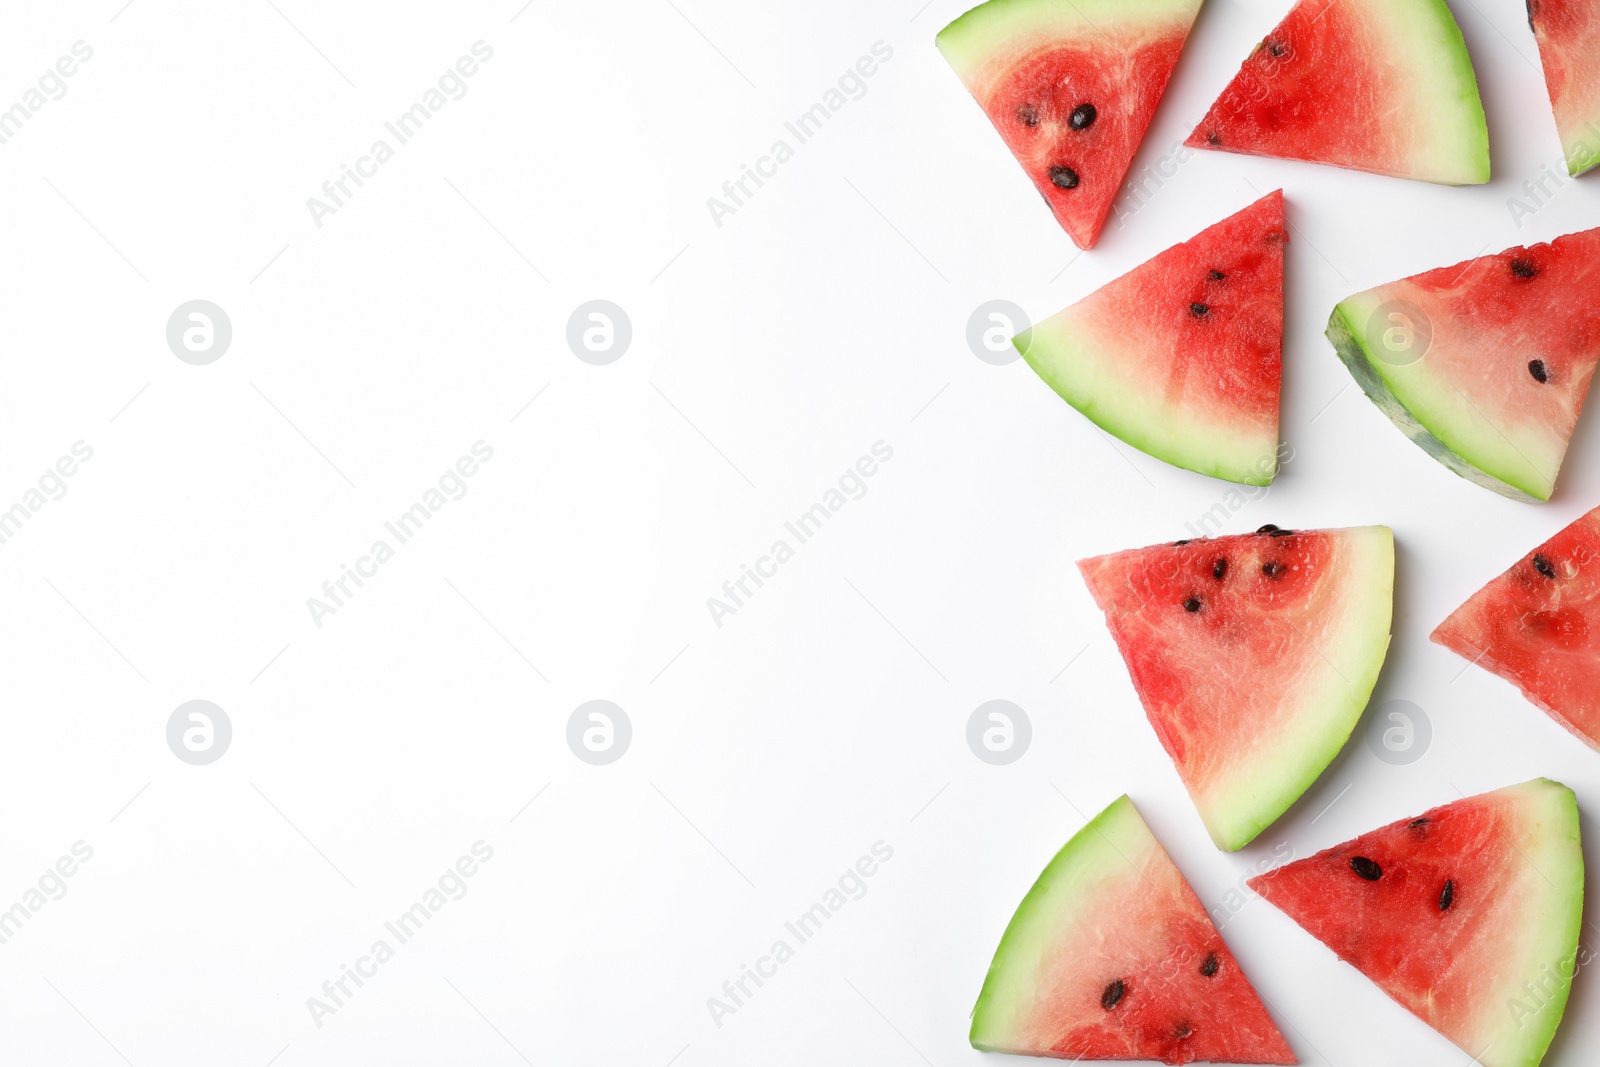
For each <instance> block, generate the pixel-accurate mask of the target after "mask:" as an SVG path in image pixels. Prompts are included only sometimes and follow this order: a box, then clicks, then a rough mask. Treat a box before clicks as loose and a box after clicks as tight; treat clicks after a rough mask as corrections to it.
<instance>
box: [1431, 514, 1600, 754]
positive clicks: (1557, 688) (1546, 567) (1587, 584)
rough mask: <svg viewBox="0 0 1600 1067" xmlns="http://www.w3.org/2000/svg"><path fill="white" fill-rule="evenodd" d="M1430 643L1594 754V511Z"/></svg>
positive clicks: (1598, 697)
mask: <svg viewBox="0 0 1600 1067" xmlns="http://www.w3.org/2000/svg"><path fill="white" fill-rule="evenodd" d="M1433 640H1434V641H1436V642H1438V643H1439V644H1441V645H1443V646H1445V647H1446V648H1448V649H1450V650H1451V651H1453V652H1457V653H1459V654H1460V655H1462V656H1465V657H1466V658H1467V659H1469V660H1471V661H1472V662H1474V663H1478V664H1482V665H1483V666H1484V667H1486V668H1488V669H1489V670H1491V671H1493V672H1494V673H1496V674H1498V675H1500V677H1502V678H1505V679H1506V680H1508V681H1510V682H1511V683H1512V684H1514V685H1515V686H1516V687H1517V688H1519V689H1521V690H1522V691H1523V693H1525V694H1526V695H1527V697H1528V699H1529V700H1531V701H1533V702H1534V703H1535V704H1537V705H1539V707H1541V708H1543V709H1544V710H1545V712H1546V713H1548V714H1549V715H1550V717H1551V718H1553V719H1555V720H1556V721H1557V722H1559V723H1560V724H1561V725H1562V726H1565V727H1566V728H1567V729H1569V730H1571V731H1572V732H1573V733H1575V734H1577V735H1578V736H1579V737H1581V738H1583V739H1584V740H1585V741H1587V742H1589V744H1591V745H1593V746H1594V747H1596V748H1600V508H1596V509H1595V510H1594V511H1591V512H1589V514H1587V515H1585V516H1584V517H1583V518H1581V519H1579V520H1578V521H1577V522H1575V523H1573V524H1572V525H1571V526H1568V527H1567V528H1566V529H1565V530H1563V531H1561V532H1560V533H1559V534H1557V535H1556V536H1555V537H1554V538H1552V539H1551V540H1549V541H1547V542H1545V544H1543V545H1542V546H1540V547H1539V548H1538V549H1537V550H1535V551H1534V552H1533V553H1532V554H1530V555H1529V556H1527V557H1526V558H1524V559H1523V560H1522V561H1521V562H1520V563H1518V564H1517V565H1516V566H1515V567H1512V568H1511V569H1510V570H1508V571H1506V572H1505V573H1504V574H1502V575H1501V576H1500V577H1498V578H1496V579H1495V580H1494V581H1492V582H1490V583H1489V584H1488V585H1486V586H1485V587H1484V588H1483V589H1482V590H1480V591H1479V592H1478V593H1477V594H1476V595H1475V596H1473V598H1472V599H1471V600H1469V601H1467V602H1466V603H1465V604H1463V605H1462V606H1461V607H1460V608H1458V609H1456V612H1455V614H1453V615H1451V616H1450V617H1449V618H1448V619H1446V620H1445V621H1444V623H1443V624H1441V625H1440V627H1439V628H1438V629H1437V630H1435V631H1434V632H1433Z"/></svg>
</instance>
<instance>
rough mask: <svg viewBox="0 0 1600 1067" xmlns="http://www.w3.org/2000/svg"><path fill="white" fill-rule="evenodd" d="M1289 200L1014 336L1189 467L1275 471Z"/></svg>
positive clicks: (1236, 474) (1264, 474)
mask: <svg viewBox="0 0 1600 1067" xmlns="http://www.w3.org/2000/svg"><path fill="white" fill-rule="evenodd" d="M1287 241H1288V231H1287V229H1286V228H1285V222H1284V214H1283V192H1282V191H1281V190H1279V191H1277V192H1273V193H1270V194H1268V195H1267V196H1264V197H1262V198H1261V199H1260V200H1258V201H1256V202H1255V203H1254V204H1252V205H1250V206H1249V207H1247V208H1245V209H1244V210H1243V211H1240V212H1238V213H1237V214H1235V215H1232V216H1230V217H1228V218H1226V219H1223V220H1222V221H1221V222H1219V223H1217V224H1216V225H1214V226H1212V227H1210V228H1209V229H1207V230H1205V231H1204V232H1202V233H1200V234H1199V235H1197V236H1195V237H1194V238H1193V239H1191V240H1189V241H1185V242H1184V243H1183V244H1181V245H1177V246H1175V247H1173V248H1169V249H1167V250H1166V251H1165V252H1162V253H1161V254H1160V255H1158V256H1156V257H1155V258H1154V259H1152V260H1150V261H1149V262H1147V263H1144V264H1142V265H1141V266H1139V267H1136V268H1135V269H1134V270H1132V271H1131V272H1129V273H1128V274H1126V275H1124V276H1122V277H1121V278H1118V279H1116V280H1115V281H1113V282H1110V283H1109V284H1107V285H1106V286H1104V287H1103V288H1101V289H1099V290H1098V291H1096V292H1094V293H1092V294H1090V295H1089V296H1087V297H1085V298H1084V299H1082V300H1080V301H1079V302H1078V303H1076V304H1073V305H1072V306H1071V307H1069V308H1066V309H1065V310H1063V311H1060V312H1058V313H1056V314H1055V315H1052V316H1050V317H1049V318H1048V319H1046V320H1045V321H1043V322H1041V323H1039V324H1038V325H1037V326H1034V327H1033V328H1032V329H1030V330H1028V331H1026V332H1025V333H1024V334H1022V335H1021V336H1019V337H1017V338H1015V339H1014V340H1013V342H1012V343H1013V344H1015V345H1016V347H1017V348H1018V350H1019V351H1021V353H1022V355H1023V358H1025V359H1026V360H1027V361H1028V365H1029V366H1031V367H1032V368H1033V369H1034V370H1035V371H1036V372H1037V373H1038V375H1039V376H1040V377H1041V378H1043V379H1044V380H1045V381H1046V382H1047V383H1048V384H1049V385H1050V387H1051V388H1052V389H1054V390H1055V391H1056V393H1057V394H1059V395H1060V396H1061V398H1062V399H1064V400H1066V401H1067V403H1069V404H1071V405H1072V406H1073V407H1075V408H1077V409H1078V410H1079V411H1081V412H1082V413H1083V414H1084V415H1086V416H1088V417H1089V418H1090V419H1091V420H1093V421H1094V423H1095V424H1096V425H1098V426H1100V427H1101V428H1102V429H1104V430H1106V431H1107V432H1109V433H1112V434H1115V435H1116V436H1117V437H1118V438H1120V439H1121V440H1123V441H1126V442H1127V443H1128V444H1130V445H1132V446H1133V447H1135V448H1137V449H1140V450H1141V451H1143V452H1146V453H1148V454H1150V455H1152V456H1155V457H1156V458H1157V459H1161V460H1165V461H1166V462H1168V463H1171V464H1173V465H1174V466H1177V467H1182V468H1183V469H1185V470H1192V471H1198V472H1199V473H1201V474H1208V475H1211V476H1212V477H1216V478H1225V479H1227V480H1228V481H1233V482H1241V483H1243V484H1246V485H1267V484H1269V483H1270V482H1271V481H1272V480H1273V478H1274V476H1276V474H1277V472H1278V399H1279V389H1280V384H1281V377H1282V372H1283V366H1282V364H1283V257H1284V245H1285V244H1286V243H1287Z"/></svg>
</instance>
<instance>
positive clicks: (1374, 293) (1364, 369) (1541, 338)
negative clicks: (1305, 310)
mask: <svg viewBox="0 0 1600 1067" xmlns="http://www.w3.org/2000/svg"><path fill="white" fill-rule="evenodd" d="M1597 292H1600V229H1594V230H1584V231H1582V232H1580V233H1572V234H1567V235H1566V236H1563V237H1558V238H1556V239H1555V240H1554V241H1552V242H1550V243H1549V244H1541V245H1533V246H1530V247H1526V248H1523V247H1519V248H1511V249H1507V250H1506V251H1504V252H1499V253H1496V254H1494V255H1489V256H1481V257H1479V258H1477V259H1474V260H1469V261H1467V262H1466V263H1458V264H1456V265H1455V266H1453V267H1440V268H1438V269H1436V270H1431V271H1427V272H1425V273H1423V274H1418V275H1415V276H1413V277H1410V278H1405V279H1402V280H1401V281H1398V282H1391V283H1390V284H1388V285H1380V286H1378V287H1377V288H1375V289H1369V290H1367V291H1366V292H1364V293H1357V294H1356V295H1355V296H1352V297H1349V298H1347V299H1345V300H1343V301H1341V302H1340V303H1339V305H1338V306H1337V307H1336V308H1335V309H1334V312H1333V315H1332V316H1331V317H1330V319H1329V324H1328V338H1329V339H1330V340H1331V341H1332V342H1333V345H1334V348H1335V349H1336V350H1337V351H1338V353H1339V358H1340V359H1342V360H1343V361H1344V362H1345V365H1346V366H1347V367H1349V368H1350V372H1351V374H1352V375H1354V376H1355V378H1356V380H1357V381H1358V382H1359V383H1360V384H1361V388H1362V390H1363V391H1364V392H1366V394H1367V396H1368V397H1370V398H1371V399H1372V401H1373V403H1375V404H1377V405H1378V407H1379V408H1380V409H1381V410H1382V411H1383V413H1384V414H1386V415H1388V416H1389V418H1390V419H1391V420H1393V421H1394V423H1395V424H1396V425H1397V426H1398V427H1399V428H1400V429H1401V430H1402V431H1403V432H1404V433H1405V434H1406V436H1407V437H1409V438H1411V439H1412V440H1413V441H1414V442H1415V443H1416V444H1417V445H1419V446H1420V447H1421V448H1422V449H1423V450H1424V451H1426V452H1427V453H1428V454H1429V455H1431V456H1433V457H1434V458H1435V459H1437V460H1438V461H1439V462H1440V463H1443V464H1444V465H1445V466H1446V467H1448V468H1450V469H1451V470H1452V471H1454V472H1455V473H1457V474H1459V475H1461V476H1462V477H1463V478H1467V479H1469V480H1470V481H1473V482H1476V483H1477V484H1479V485H1482V486H1485V487H1486V488H1490V489H1493V490H1495V491H1496V492H1498V493H1501V494H1503V495H1505V496H1510V497H1512V498H1514V499H1521V500H1549V499H1550V497H1551V494H1552V493H1553V492H1554V491H1555V485H1556V478H1557V475H1558V474H1559V473H1560V471H1561V464H1562V461H1563V459H1564V458H1565V456H1566V452H1567V445H1568V442H1569V440H1570V439H1571V437H1572V433H1573V430H1574V429H1575V428H1576V427H1577V424H1578V416H1579V415H1580V414H1581V413H1582V412H1583V405H1584V398H1585V397H1586V396H1587V395H1588V392H1589V385H1590V382H1591V380H1592V379H1593V377H1594V373H1595V365H1596V362H1597V361H1600V302H1597V301H1596V299H1595V296H1596V293H1597Z"/></svg>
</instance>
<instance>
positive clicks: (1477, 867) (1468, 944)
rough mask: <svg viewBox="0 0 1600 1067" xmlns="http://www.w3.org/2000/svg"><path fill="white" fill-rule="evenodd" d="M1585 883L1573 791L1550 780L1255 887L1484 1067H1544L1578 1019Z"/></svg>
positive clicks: (1384, 832) (1440, 811)
mask: <svg viewBox="0 0 1600 1067" xmlns="http://www.w3.org/2000/svg"><path fill="white" fill-rule="evenodd" d="M1583 883H1584V867H1583V853H1582V846H1581V843H1580V841H1579V827H1578V808H1577V803H1576V800H1575V799H1574V797H1573V794H1572V790H1570V789H1568V788H1567V787H1566V786H1564V785H1561V784H1559V783H1557V782H1551V781H1548V780H1545V779H1539V780H1536V781H1533V782H1528V783H1526V784H1524V785H1520V786H1513V787H1510V788H1507V789H1501V790H1497V791H1496V792H1493V793H1486V794H1483V795H1482V796H1476V797H1470V798H1467V799H1464V800H1458V801H1456V802H1455V803H1453V804H1447V805H1445V806H1443V807H1440V808H1435V809H1434V810H1432V811H1430V812H1428V813H1427V814H1425V815H1423V816H1421V817H1419V818H1415V819H1403V820H1401V821H1399V822H1395V823H1391V824H1390V825H1388V826H1385V827H1383V828H1382V829H1380V830H1374V831H1373V832H1371V833H1369V834H1365V835H1363V836H1361V837H1358V838H1356V839H1355V840H1353V841H1347V842H1345V843H1344V844H1342V845H1338V846H1336V847H1334V848H1330V849H1328V850H1326V851H1324V852H1319V853H1317V854H1316V855H1315V856H1311V857H1309V858H1307V859H1303V860H1298V861H1296V862H1294V863H1291V864H1288V865H1287V866H1284V867H1280V868H1278V869H1277V870H1274V871H1269V872H1267V873H1266V874H1264V875H1261V876H1259V877H1257V878H1252V879H1250V882H1249V885H1250V887H1251V888H1252V889H1254V890H1255V891H1256V892H1257V893H1259V894H1260V895H1261V896H1263V897H1265V898H1266V899H1267V900H1269V901H1271V902H1272V903H1273V904H1274V905H1276V906H1277V907H1278V908H1279V909H1280V910H1282V911H1283V912H1284V913H1285V914H1287V915H1288V916H1289V917H1290V918H1291V919H1293V920H1294V921H1295V922H1297V923H1299V924H1300V925H1301V926H1302V927H1304V928H1305V929H1306V931H1307V932H1309V933H1310V934H1311V935H1312V936H1313V937H1315V938H1317V940H1319V941H1321V942H1322V943H1324V944H1325V945H1327V946H1328V947H1329V948H1331V949H1333V951H1334V952H1335V953H1336V954H1337V955H1338V956H1339V958H1340V959H1342V960H1344V961H1345V962H1346V963H1349V964H1352V965H1353V966H1355V967H1356V968H1357V969H1358V970H1360V971H1361V972H1362V973H1363V974H1365V975H1366V976H1367V977H1368V978H1370V979H1371V980H1372V981H1373V982H1375V983H1376V984H1377V985H1378V986H1379V987H1380V988H1381V989H1382V990H1383V991H1384V992H1385V993H1388V994H1389V995H1390V996H1391V997H1393V998H1394V999H1395V1000H1397V1001H1399V1002H1400V1003H1401V1004H1402V1005H1404V1006H1405V1007H1406V1008H1407V1009H1408V1010H1409V1011H1411V1012H1412V1014H1414V1015H1416V1016H1417V1017H1418V1018H1420V1019H1422V1020H1423V1021H1424V1022H1426V1023H1427V1024H1428V1025H1430V1026H1432V1027H1433V1028H1434V1029H1436V1030H1438V1031H1439V1032H1440V1033H1442V1034H1444V1035H1445V1036H1446V1037H1448V1038H1450V1039H1451V1040H1452V1041H1454V1042H1455V1043H1456V1044H1457V1045H1459V1046H1460V1047H1461V1048H1463V1049H1465V1050H1466V1051H1467V1052H1468V1053H1469V1054H1470V1055H1472V1056H1475V1057H1477V1060H1476V1062H1478V1063H1481V1064H1483V1067H1533V1065H1535V1064H1537V1063H1538V1062H1539V1060H1540V1058H1541V1057H1542V1056H1543V1055H1544V1051H1545V1049H1546V1048H1547V1047H1548V1046H1549V1043H1550V1039H1551V1037H1552V1036H1553V1035H1554V1033H1555V1028H1556V1025H1557V1024H1558V1023H1559V1022H1560V1020H1561V1015H1562V1012H1563V1011H1564V1009H1565V1006H1566V1000H1567V992H1568V987H1569V985H1570V984H1571V979H1572V976H1573V968H1574V966H1575V963H1576V960H1575V957H1576V953H1577V947H1578V934H1579V931H1580V928H1581V926H1582V912H1583Z"/></svg>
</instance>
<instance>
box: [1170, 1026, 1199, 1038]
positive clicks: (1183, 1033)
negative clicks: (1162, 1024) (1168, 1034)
mask: <svg viewBox="0 0 1600 1067" xmlns="http://www.w3.org/2000/svg"><path fill="white" fill-rule="evenodd" d="M1172 1036H1173V1037H1174V1038H1176V1039H1177V1040H1179V1041H1185V1040H1188V1039H1189V1038H1190V1037H1192V1036H1194V1027H1192V1026H1190V1025H1189V1024H1188V1023H1179V1024H1178V1028H1177V1029H1176V1030H1174V1031H1172Z"/></svg>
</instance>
